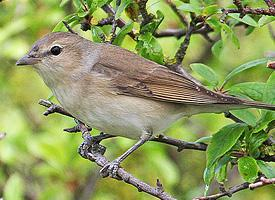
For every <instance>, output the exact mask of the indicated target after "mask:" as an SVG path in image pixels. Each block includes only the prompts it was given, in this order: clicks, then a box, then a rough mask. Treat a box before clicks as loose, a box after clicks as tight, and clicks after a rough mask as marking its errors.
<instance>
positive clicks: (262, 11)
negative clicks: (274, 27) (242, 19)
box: [223, 7, 275, 16]
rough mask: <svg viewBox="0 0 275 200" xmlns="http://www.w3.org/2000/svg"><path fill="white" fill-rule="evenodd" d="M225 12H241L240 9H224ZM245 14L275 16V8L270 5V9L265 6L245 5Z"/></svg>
mask: <svg viewBox="0 0 275 200" xmlns="http://www.w3.org/2000/svg"><path fill="white" fill-rule="evenodd" d="M223 13H225V14H228V13H241V12H240V10H239V9H234V8H233V9H224V10H223ZM242 13H244V14H245V15H246V14H253V15H269V16H275V8H274V7H272V8H271V7H270V8H269V9H264V8H250V7H244V8H243V12H242Z"/></svg>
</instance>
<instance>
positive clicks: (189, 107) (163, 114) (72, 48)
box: [16, 32, 275, 175]
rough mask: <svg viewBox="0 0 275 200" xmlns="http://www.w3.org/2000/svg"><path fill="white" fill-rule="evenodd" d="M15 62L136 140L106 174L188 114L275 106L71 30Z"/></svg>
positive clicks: (78, 111) (73, 107) (73, 105)
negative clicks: (215, 89) (208, 86)
mask: <svg viewBox="0 0 275 200" xmlns="http://www.w3.org/2000/svg"><path fill="white" fill-rule="evenodd" d="M16 64H17V65H32V66H33V68H34V69H35V70H36V71H37V72H38V74H39V75H40V76H41V77H42V79H43V80H44V82H45V84H46V85H47V86H48V87H49V88H50V89H51V90H52V92H53V94H54V96H55V97H56V98H57V100H58V101H59V102H60V104H61V105H62V106H63V107H64V108H65V109H66V110H67V111H68V112H69V113H70V114H71V115H73V116H74V117H75V118H77V119H79V120H80V121H82V122H84V123H85V124H87V125H89V126H91V127H94V128H96V129H98V130H100V131H103V132H105V133H108V134H110V135H116V136H117V135H118V136H123V137H127V138H132V139H138V142H137V143H136V144H135V145H134V146H132V147H131V148H130V149H129V150H128V151H126V152H125V153H124V154H122V155H121V156H120V157H118V158H117V159H115V160H114V161H113V162H110V163H109V164H108V165H106V166H105V167H103V169H102V171H101V172H102V173H103V172H104V173H105V174H106V173H108V174H110V173H111V174H112V175H115V174H116V171H117V169H118V166H119V164H120V163H121V162H122V160H124V159H125V158H126V157H127V156H128V155H129V154H131V153H132V152H133V151H134V150H136V149H137V148H138V147H139V146H141V145H142V144H144V143H145V142H146V141H148V140H149V139H150V138H151V137H152V135H153V134H159V133H161V132H162V131H163V130H165V129H166V128H167V127H168V126H169V125H170V124H171V123H172V122H174V121H176V120H177V119H179V118H182V117H184V116H191V115H194V114H197V113H221V112H224V111H228V110H233V109H242V108H249V107H255V108H261V109H270V110H275V105H268V104H265V103H261V102H256V101H249V100H244V99H240V98H237V97H233V96H229V95H225V94H221V93H217V92H213V91H210V90H208V89H206V88H205V87H203V86H202V85H200V84H198V83H197V82H196V81H193V79H190V78H189V77H187V76H184V75H181V74H179V73H176V72H174V71H171V70H169V69H168V68H166V67H164V66H162V65H159V64H157V63H155V62H152V61H150V60H147V59H145V58H142V57H140V56H139V55H136V54H135V53H132V52H130V51H128V50H126V49H123V48H120V47H118V46H114V45H110V44H104V43H94V42H91V41H89V40H87V39H84V38H82V37H80V36H79V35H77V34H73V33H64V32H57V33H50V34H48V35H46V36H44V37H43V38H42V39H40V40H38V41H37V42H36V43H35V44H34V46H33V47H32V49H31V50H30V52H29V53H28V54H27V55H25V56H24V57H22V58H21V59H19V60H18V61H17V63H16Z"/></svg>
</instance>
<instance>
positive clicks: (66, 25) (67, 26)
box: [62, 21, 77, 35]
mask: <svg viewBox="0 0 275 200" xmlns="http://www.w3.org/2000/svg"><path fill="white" fill-rule="evenodd" d="M62 23H63V24H64V26H65V27H66V28H67V29H68V31H69V32H71V33H73V34H76V35H77V33H76V32H75V31H74V30H73V29H72V28H71V27H70V25H69V24H68V23H67V22H65V21H62Z"/></svg>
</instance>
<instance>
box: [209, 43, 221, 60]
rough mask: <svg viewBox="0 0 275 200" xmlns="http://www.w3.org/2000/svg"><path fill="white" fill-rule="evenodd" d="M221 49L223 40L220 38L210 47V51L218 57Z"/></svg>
mask: <svg viewBox="0 0 275 200" xmlns="http://www.w3.org/2000/svg"><path fill="white" fill-rule="evenodd" d="M222 49H223V42H222V40H219V41H217V42H216V43H215V44H214V45H213V46H212V47H211V51H212V53H213V55H214V56H216V57H219V56H220V54H221V52H222Z"/></svg>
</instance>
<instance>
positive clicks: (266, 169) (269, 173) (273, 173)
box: [257, 160, 275, 178]
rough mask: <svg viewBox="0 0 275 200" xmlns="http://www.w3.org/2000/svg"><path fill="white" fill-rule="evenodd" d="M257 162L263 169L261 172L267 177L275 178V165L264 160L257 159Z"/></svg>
mask: <svg viewBox="0 0 275 200" xmlns="http://www.w3.org/2000/svg"><path fill="white" fill-rule="evenodd" d="M257 164H258V166H259V168H260V170H261V172H262V173H263V174H264V175H265V176H266V177H267V178H275V167H271V166H270V165H268V164H267V163H265V162H264V161H262V160H257Z"/></svg>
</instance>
